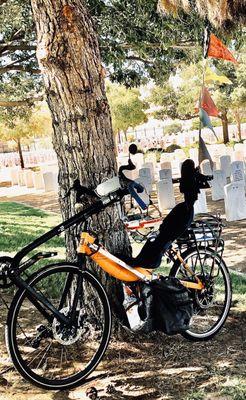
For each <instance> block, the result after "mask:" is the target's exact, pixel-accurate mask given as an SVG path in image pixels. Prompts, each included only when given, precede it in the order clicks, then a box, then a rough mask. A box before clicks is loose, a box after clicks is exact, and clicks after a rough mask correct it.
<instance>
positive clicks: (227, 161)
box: [220, 155, 231, 178]
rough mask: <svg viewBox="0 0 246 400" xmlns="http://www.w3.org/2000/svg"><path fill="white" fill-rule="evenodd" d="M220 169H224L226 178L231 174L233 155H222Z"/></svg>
mask: <svg viewBox="0 0 246 400" xmlns="http://www.w3.org/2000/svg"><path fill="white" fill-rule="evenodd" d="M220 169H221V170H222V171H224V173H225V175H226V178H229V177H230V176H231V156H229V155H225V156H221V157H220Z"/></svg>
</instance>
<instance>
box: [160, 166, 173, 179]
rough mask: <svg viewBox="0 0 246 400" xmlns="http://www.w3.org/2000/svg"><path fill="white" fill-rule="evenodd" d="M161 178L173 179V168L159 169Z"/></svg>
mask: <svg viewBox="0 0 246 400" xmlns="http://www.w3.org/2000/svg"><path fill="white" fill-rule="evenodd" d="M159 177H160V180H162V179H169V180H170V181H172V170H171V169H161V170H160V171H159Z"/></svg>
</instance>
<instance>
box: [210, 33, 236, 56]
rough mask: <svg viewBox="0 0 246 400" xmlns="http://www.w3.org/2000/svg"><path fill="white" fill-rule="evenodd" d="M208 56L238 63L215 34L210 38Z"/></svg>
mask: <svg viewBox="0 0 246 400" xmlns="http://www.w3.org/2000/svg"><path fill="white" fill-rule="evenodd" d="M207 56H208V57H214V58H223V60H227V61H231V62H233V63H235V64H237V63H238V62H237V60H236V59H235V58H234V57H233V55H232V54H231V52H230V51H229V50H228V49H227V47H226V46H225V45H224V44H223V43H222V42H221V41H220V40H219V39H218V38H217V37H216V36H215V35H214V34H213V33H211V35H210V38H209V45H208V52H207Z"/></svg>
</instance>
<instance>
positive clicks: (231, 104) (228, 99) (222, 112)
mask: <svg viewBox="0 0 246 400" xmlns="http://www.w3.org/2000/svg"><path fill="white" fill-rule="evenodd" d="M238 58H239V60H240V64H239V67H237V68H235V66H234V65H232V63H226V62H223V61H215V62H214V63H215V65H216V66H217V67H218V70H219V71H220V72H221V73H222V74H225V75H226V76H227V77H228V78H229V79H230V80H231V81H232V82H233V84H232V85H226V84H220V85H218V84H217V83H216V82H214V83H211V84H209V85H207V86H208V87H209V90H210V92H211V95H212V97H213V100H214V102H215V104H216V106H217V108H218V110H219V118H220V119H221V123H222V128H223V140H224V143H227V142H228V141H229V131H228V122H229V113H230V112H233V114H234V116H235V117H237V124H238V125H239V124H240V120H241V117H242V115H243V112H245V99H246V89H245V83H246V77H245V75H246V73H245V62H246V58H245V57H244V55H243V54H242V53H239V54H238ZM179 81H180V82H179V84H178V86H177V87H173V85H172V84H171V83H170V81H168V82H167V83H166V84H165V85H163V86H162V87H155V88H154V89H153V91H152V93H151V95H150V98H149V99H148V101H149V102H151V103H154V104H156V105H158V106H160V109H159V110H158V111H156V112H155V113H154V115H155V117H156V118H160V119H165V118H172V119H180V120H189V119H193V118H197V113H195V105H196V104H197V103H198V99H199V94H200V90H201V82H202V67H201V64H196V65H195V64H191V65H189V66H183V67H182V69H180V72H179ZM235 112H236V114H235ZM212 122H213V121H212ZM194 124H196V122H194Z"/></svg>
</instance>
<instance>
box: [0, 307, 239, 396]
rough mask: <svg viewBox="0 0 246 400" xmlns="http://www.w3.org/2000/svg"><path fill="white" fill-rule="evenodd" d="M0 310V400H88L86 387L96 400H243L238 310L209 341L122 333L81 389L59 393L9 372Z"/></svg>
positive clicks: (2, 316)
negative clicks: (93, 388) (37, 386)
mask: <svg viewBox="0 0 246 400" xmlns="http://www.w3.org/2000/svg"><path fill="white" fill-rule="evenodd" d="M1 310H2V311H1V319H0V325H1V347H0V371H1V372H0V400H24V399H25V400H83V399H84V400H88V399H89V398H88V397H87V396H86V390H87V389H88V388H91V387H95V388H96V389H97V390H98V397H97V399H98V400H99V399H100V400H107V399H112V400H122V399H126V400H130V399H138V400H147V399H149V400H154V399H156V400H161V399H162V400H164V399H170V400H183V399H185V400H226V399H227V400H244V399H245V398H246V397H245V395H246V391H245V390H246V388H245V380H244V378H245V376H243V375H244V374H245V368H246V362H245V361H246V360H245V350H246V349H245V330H244V327H245V322H246V312H245V311H244V312H242V310H240V309H238V308H235V307H234V308H232V311H231V314H230V316H229V318H228V320H227V323H226V325H225V327H224V328H223V330H222V332H221V333H220V334H218V335H217V336H216V338H214V339H213V340H211V341H209V342H204V343H192V342H189V341H187V340H186V339H184V338H182V337H181V336H179V335H177V336H173V337H168V336H165V335H162V334H154V333H153V334H151V335H149V336H147V335H145V336H144V335H141V336H130V337H129V335H128V334H126V336H125V337H124V333H123V334H121V339H119V338H118V339H116V338H113V339H112V340H111V343H110V346H109V348H108V350H107V352H106V355H105V356H104V359H103V362H101V364H100V365H99V367H98V368H97V370H96V371H95V372H94V373H93V374H92V375H91V376H90V378H89V379H88V380H87V381H86V382H85V384H84V385H83V386H80V387H79V388H76V389H73V390H70V391H64V392H59V391H56V392H54V391H51V392H46V391H44V390H42V389H39V388H36V387H34V386H32V385H29V383H27V382H26V381H25V380H24V379H23V378H22V377H20V375H18V373H17V372H16V371H15V370H14V369H13V368H11V363H10V360H9V358H8V354H7V352H6V349H5V346H4V344H3V327H4V323H5V312H4V310H3V308H2V306H1ZM9 368H10V370H9V371H8V369H9ZM5 371H6V372H5ZM243 385H244V386H243Z"/></svg>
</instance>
